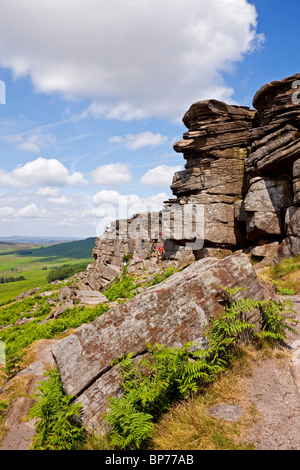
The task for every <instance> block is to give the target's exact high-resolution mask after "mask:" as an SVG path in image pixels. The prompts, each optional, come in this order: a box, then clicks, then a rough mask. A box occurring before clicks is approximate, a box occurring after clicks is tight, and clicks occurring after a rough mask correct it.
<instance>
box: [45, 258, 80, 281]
mask: <svg viewBox="0 0 300 470" xmlns="http://www.w3.org/2000/svg"><path fill="white" fill-rule="evenodd" d="M88 264H89V262H86V263H79V264H73V265H72V264H64V265H63V266H61V267H60V268H53V269H51V271H50V272H49V274H48V275H47V281H48V282H49V283H50V282H53V281H57V280H60V281H62V280H63V279H67V278H68V277H71V276H73V275H74V274H76V273H80V272H81V271H84V270H85V269H86V267H87V265H88ZM42 270H44V268H42Z"/></svg>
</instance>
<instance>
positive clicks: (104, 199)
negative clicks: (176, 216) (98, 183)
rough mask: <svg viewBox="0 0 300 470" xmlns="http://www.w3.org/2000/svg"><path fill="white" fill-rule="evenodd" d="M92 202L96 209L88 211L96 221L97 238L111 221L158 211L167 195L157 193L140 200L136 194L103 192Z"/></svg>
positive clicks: (96, 195)
mask: <svg viewBox="0 0 300 470" xmlns="http://www.w3.org/2000/svg"><path fill="white" fill-rule="evenodd" d="M92 200H93V203H94V204H95V206H96V207H95V208H94V209H92V210H91V211H89V214H90V215H91V214H92V215H94V216H96V218H97V219H98V223H97V236H100V235H101V234H102V233H103V232H104V230H105V228H106V227H107V226H108V225H109V224H110V223H111V222H112V221H113V220H118V219H127V218H130V217H132V216H133V215H134V214H139V213H143V212H156V211H159V210H160V209H161V208H162V207H163V203H164V202H165V201H167V200H168V195H167V194H166V193H159V194H155V195H154V196H150V197H145V198H142V197H140V196H138V195H137V194H120V193H119V192H118V191H106V190H103V191H100V192H99V193H97V194H95V196H94V197H93V199H92Z"/></svg>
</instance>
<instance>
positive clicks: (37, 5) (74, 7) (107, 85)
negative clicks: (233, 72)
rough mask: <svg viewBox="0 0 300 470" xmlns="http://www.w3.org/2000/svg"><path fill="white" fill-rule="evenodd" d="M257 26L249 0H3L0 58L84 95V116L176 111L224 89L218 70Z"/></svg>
mask: <svg viewBox="0 0 300 470" xmlns="http://www.w3.org/2000/svg"><path fill="white" fill-rule="evenodd" d="M12 24H13V25H14V27H13V28H12V27H11V25H12ZM256 26H257V13H256V10H255V6H254V5H252V4H251V3H249V2H248V1H247V0H210V1H207V0H186V1H184V2H183V1H182V0H164V1H163V2H162V1H161V0H151V1H150V0H131V1H130V2H124V0H115V1H114V3H113V6H112V4H111V3H110V2H107V1H104V0H86V1H85V2H82V1H80V0H63V1H61V0H52V1H51V2H50V1H49V2H41V1H40V0H27V1H26V2H20V1H19V0H2V1H1V17H0V65H2V66H3V67H6V68H9V69H11V71H12V73H13V75H14V77H16V78H18V77H23V76H28V77H30V78H31V80H32V83H33V85H34V87H35V89H36V90H37V91H38V92H44V93H53V92H58V93H61V94H62V95H63V96H64V97H67V98H88V99H91V100H92V104H91V105H90V106H88V107H87V109H86V110H85V111H84V112H83V113H82V115H81V117H87V116H93V117H106V118H114V119H122V120H128V119H133V118H143V117H148V116H159V117H171V118H177V119H178V118H179V119H181V118H182V115H183V113H184V112H185V111H186V109H187V108H188V107H189V106H190V105H191V104H192V103H193V102H194V101H196V100H199V99H205V98H216V99H224V100H225V99H229V98H230V96H231V95H232V92H233V90H232V89H230V88H228V86H226V84H225V83H224V81H223V79H222V75H221V74H222V71H224V70H226V71H228V70H230V66H231V65H232V64H234V63H236V62H238V61H241V60H242V59H243V57H244V55H245V54H247V53H249V52H252V51H253V50H254V49H255V46H256V45H257V43H259V42H260V41H261V40H262V36H259V35H257V34H256ZM54 31H55V34H54ZM27 144H29V143H27ZM37 146H38V145H37ZM33 148H34V143H32V149H33Z"/></svg>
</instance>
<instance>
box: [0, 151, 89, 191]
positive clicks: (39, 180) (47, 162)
mask: <svg viewBox="0 0 300 470" xmlns="http://www.w3.org/2000/svg"><path fill="white" fill-rule="evenodd" d="M83 184H86V180H85V179H84V177H83V175H82V174H81V173H79V172H73V173H70V172H69V171H68V169H67V168H66V167H65V166H64V165H63V164H62V163H61V162H59V161H58V160H56V159H46V158H41V157H39V158H37V159H36V160H33V161H30V162H27V163H25V164H24V165H23V166H22V165H20V166H18V167H17V168H15V169H14V170H13V171H12V172H10V173H7V172H5V171H4V170H0V186H11V187H14V188H25V187H29V186H36V185H47V186H77V185H83Z"/></svg>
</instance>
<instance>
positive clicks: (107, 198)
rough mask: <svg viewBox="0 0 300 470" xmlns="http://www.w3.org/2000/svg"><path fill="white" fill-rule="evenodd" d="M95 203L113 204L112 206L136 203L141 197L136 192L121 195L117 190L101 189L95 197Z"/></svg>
mask: <svg viewBox="0 0 300 470" xmlns="http://www.w3.org/2000/svg"><path fill="white" fill-rule="evenodd" d="M92 200H93V203H94V204H96V205H98V206H100V205H104V204H111V205H112V206H119V205H128V206H129V205H135V204H139V203H140V202H141V199H140V197H139V196H137V195H136V194H129V195H121V194H120V193H118V192H117V191H106V190H105V189H104V190H103V191H100V192H99V193H97V194H95V196H94V197H93V199H92Z"/></svg>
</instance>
